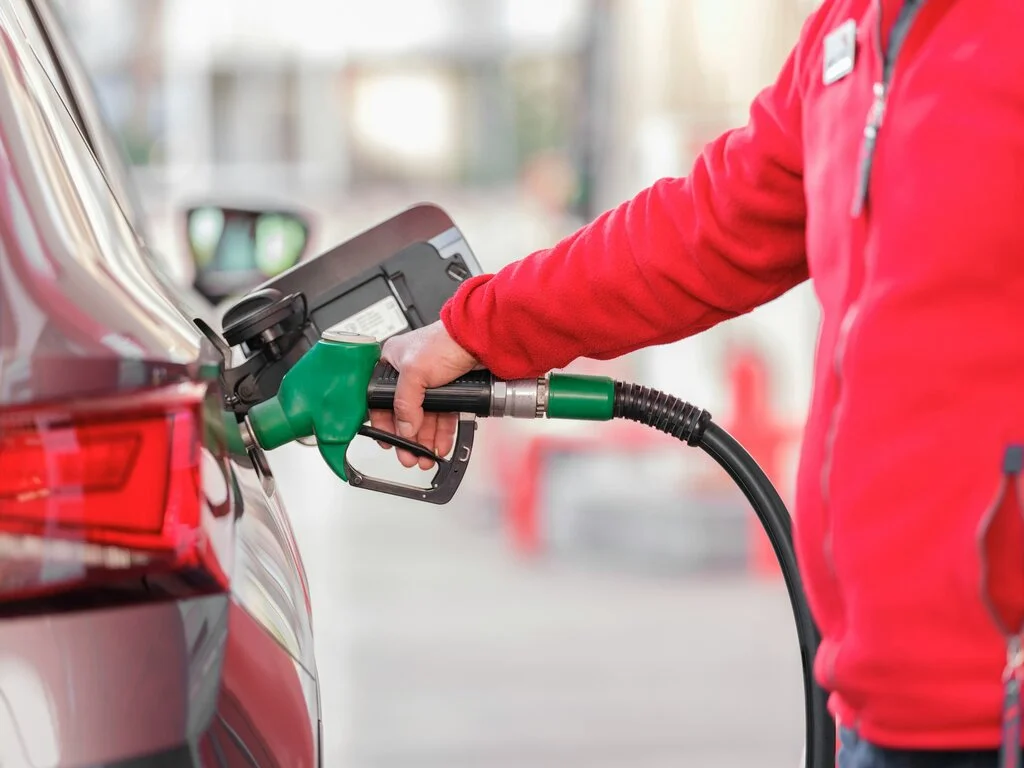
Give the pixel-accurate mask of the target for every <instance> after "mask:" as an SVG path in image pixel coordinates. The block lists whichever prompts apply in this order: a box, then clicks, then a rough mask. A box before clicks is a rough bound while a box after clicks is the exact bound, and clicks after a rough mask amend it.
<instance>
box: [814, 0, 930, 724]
mask: <svg viewBox="0 0 1024 768" xmlns="http://www.w3.org/2000/svg"><path fill="white" fill-rule="evenodd" d="M922 2H923V0H922ZM875 6H876V11H877V16H878V21H877V24H876V25H875V34H874V43H875V53H876V55H877V57H878V58H877V61H879V62H881V72H880V73H879V77H878V79H877V80H876V82H875V84H874V86H873V94H874V98H873V100H872V102H871V106H870V108H869V109H868V114H867V117H866V119H865V123H864V138H863V142H862V144H861V154H860V158H859V167H858V174H857V184H856V187H855V189H854V197H853V204H852V206H851V211H850V213H851V216H852V217H853V218H859V217H860V216H861V215H862V214H863V212H864V208H865V205H866V204H867V198H868V190H869V188H870V182H871V170H872V166H873V164H874V157H875V150H876V148H877V144H878V134H879V132H880V131H881V128H882V122H883V120H884V119H885V109H886V105H887V100H888V98H889V92H890V89H891V84H892V80H893V74H894V72H895V69H896V60H897V59H898V58H899V57H898V55H897V56H896V57H894V58H893V60H892V61H889V62H887V61H886V58H887V56H886V52H885V50H884V49H883V47H882V23H883V20H884V19H883V13H882V11H883V9H882V0H876V3H875ZM911 23H913V22H911ZM861 281H862V282H863V277H862V278H861ZM860 290H861V286H858V287H857V293H858V298H855V299H854V300H853V301H851V302H850V305H849V306H848V307H847V308H846V311H845V312H844V313H843V317H842V319H841V320H840V323H839V333H838V336H837V338H836V344H835V350H834V352H833V358H832V367H833V371H834V375H835V377H836V386H837V388H838V390H839V391H838V392H837V394H836V401H835V404H834V405H833V407H832V413H831V415H830V419H829V428H828V431H827V433H826V437H825V457H824V460H823V462H822V477H821V486H822V502H823V504H824V506H825V508H826V509H827V508H828V507H829V506H830V505H831V498H830V497H831V490H830V484H831V483H830V480H831V474H832V458H833V450H834V447H835V440H836V434H837V430H838V426H839V421H840V414H841V411H842V387H843V356H844V353H845V351H846V347H847V344H848V342H849V338H850V333H851V330H852V328H853V326H854V324H855V322H856V320H857V314H858V311H859V308H860V305H859V293H860ZM823 556H824V560H825V565H826V567H827V568H828V571H829V574H830V576H831V577H832V579H833V581H836V580H838V574H837V571H836V566H835V558H834V547H833V530H832V516H831V514H829V518H828V521H827V524H826V528H825V533H824V542H823ZM838 655H839V653H838V650H837V651H834V652H833V653H831V654H829V657H828V659H827V663H826V671H825V673H826V678H827V682H828V686H829V687H830V688H832V687H834V684H835V670H836V663H837V661H838ZM851 725H854V724H851Z"/></svg>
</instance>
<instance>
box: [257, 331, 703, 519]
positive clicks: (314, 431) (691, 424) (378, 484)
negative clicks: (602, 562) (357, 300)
mask: <svg viewBox="0 0 1024 768" xmlns="http://www.w3.org/2000/svg"><path fill="white" fill-rule="evenodd" d="M380 353H381V347H380V344H379V343H378V342H377V341H376V340H375V339H373V338H370V337H366V336H359V335H352V334H346V333H339V332H334V331H327V332H325V333H324V334H323V336H322V338H321V339H320V341H319V342H317V344H315V345H314V347H313V348H312V349H311V350H310V351H309V352H307V353H306V354H305V355H303V357H302V358H301V359H300V360H299V361H298V362H297V363H296V364H295V365H294V366H293V367H292V368H291V370H289V371H288V373H287V374H286V375H285V376H284V379H283V380H282V382H281V386H280V389H279V391H278V394H277V395H276V396H275V397H273V398H271V399H269V400H266V401H265V402H262V403H260V404H258V405H255V406H253V407H252V408H251V409H250V410H249V413H248V415H247V417H246V419H247V423H248V431H249V433H250V434H251V436H252V438H253V440H254V441H255V442H256V443H258V444H259V445H260V446H261V447H263V448H265V449H267V450H270V449H273V448H276V447H278V446H281V445H284V444H285V443H290V442H292V441H294V440H301V439H303V438H307V437H316V444H317V447H318V449H319V451H320V454H321V456H322V457H323V459H324V461H325V462H326V463H327V465H328V466H329V467H330V468H331V470H332V471H333V472H334V473H335V474H336V475H338V477H340V478H341V479H342V480H345V481H346V482H348V483H350V484H351V485H354V486H357V487H362V488H368V489H371V490H377V491H381V492H384V493H392V494H396V495H401V496H407V497H409V498H415V499H418V500H421V501H432V502H435V503H439V504H443V503H446V502H447V501H448V500H450V499H451V497H452V496H453V495H454V493H455V490H456V489H457V488H458V485H459V483H460V482H461V480H462V477H463V475H464V471H465V468H466V465H467V464H468V462H469V459H470V456H471V453H472V445H473V435H474V432H475V429H476V418H477V417H511V418H520V419H536V418H545V417H546V418H551V419H572V420H576V421H608V420H610V419H613V418H626V419H632V420H634V421H639V422H641V423H645V424H648V425H649V426H653V427H655V428H657V429H660V430H662V431H664V432H668V433H669V434H672V435H673V436H675V437H677V438H679V439H682V440H685V441H687V442H690V443H691V444H696V443H695V442H694V441H695V440H697V439H699V435H700V434H701V433H702V432H703V425H704V424H706V423H707V421H708V420H710V416H708V415H707V414H706V413H705V412H704V411H703V410H701V409H699V408H695V407H694V406H691V405H689V404H687V403H685V402H683V401H681V400H678V399H677V398H674V397H671V396H669V395H665V394H662V393H660V392H657V391H655V390H651V389H648V388H646V387H639V386H637V385H635V384H623V383H621V382H616V381H613V380H612V379H610V378H608V377H605V376H581V375H577V374H565V373H552V374H550V375H548V376H543V377H537V378H530V379H514V380H507V381H506V380H502V379H499V378H497V377H495V376H494V374H492V373H491V372H490V371H485V370H478V371H472V372H470V373H468V374H466V375H465V376H461V377H459V378H458V379H456V380H455V381H453V382H451V383H450V384H446V385H444V386H441V387H433V388H431V389H428V390H427V391H426V393H425V396H424V399H423V408H424V410H426V411H431V412H434V413H458V414H460V417H459V426H458V431H457V433H456V438H455V449H454V452H453V454H452V455H451V457H443V456H437V455H435V454H434V453H433V452H432V451H431V450H430V449H428V448H427V447H425V446H423V445H419V444H418V443H415V442H412V441H410V440H406V439H404V438H401V437H399V436H397V435H393V434H390V433H388V432H383V431H381V430H378V429H375V428H373V427H371V426H369V425H368V424H367V423H366V422H367V420H368V417H369V411H371V410H394V404H395V392H396V390H397V388H398V371H396V370H395V369H394V368H393V367H392V366H390V365H389V364H387V363H386V362H384V361H382V360H381V359H380ZM358 435H363V436H365V437H369V438H372V439H374V440H377V441H380V442H384V443H389V444H391V445H393V446H395V447H397V448H402V449H404V450H406V451H409V452H411V453H412V454H414V455H416V456H419V457H425V458H428V459H430V460H431V461H433V462H434V463H435V464H436V465H437V467H438V473H437V475H436V476H435V478H434V480H433V481H432V485H431V488H429V489H426V490H424V489H421V488H416V487H410V486H405V485H402V484H399V483H390V482H387V481H383V480H378V479H376V478H372V477H368V476H365V475H363V474H362V473H360V472H359V471H358V470H356V469H355V468H354V467H353V466H352V465H351V464H350V463H349V461H348V458H347V453H348V447H349V445H350V443H351V442H352V440H354V439H355V438H356V436H358Z"/></svg>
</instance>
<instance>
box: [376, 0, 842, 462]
mask: <svg viewBox="0 0 1024 768" xmlns="http://www.w3.org/2000/svg"><path fill="white" fill-rule="evenodd" d="M832 5H834V3H833V2H831V0H825V2H824V3H822V5H821V6H820V7H819V8H818V11H817V12H816V13H814V14H813V15H812V17H811V18H810V19H809V20H808V22H807V23H806V24H805V25H804V30H803V34H802V37H801V41H800V43H798V44H797V46H796V48H795V49H794V51H793V52H792V53H791V54H790V55H789V57H788V58H787V60H786V63H785V65H784V66H783V68H782V71H781V72H780V74H779V77H778V79H777V80H776V82H775V83H774V84H773V85H771V86H770V87H768V88H766V89H764V90H763V91H762V92H761V93H760V94H759V95H758V97H757V98H756V99H755V101H754V103H753V105H752V106H751V110H750V119H749V121H748V123H747V125H746V126H744V127H742V128H738V129H735V130H732V131H729V132H727V133H726V134H724V135H722V136H721V137H719V138H718V139H716V140H715V141H713V142H711V143H710V144H708V146H707V147H705V149H704V151H703V152H702V153H701V155H700V157H698V158H697V160H696V161H695V163H694V165H693V169H692V171H691V172H690V174H689V175H688V176H687V177H685V178H681V179H663V180H661V181H659V182H657V183H655V184H653V185H652V186H651V187H649V188H648V189H645V190H644V191H643V192H641V193H640V194H638V195H637V196H636V197H634V198H633V199H632V200H630V201H628V202H626V203H624V204H622V205H620V206H619V207H618V208H616V209H614V210H612V211H609V212H607V213H605V214H604V215H602V216H601V217H599V218H598V219H596V220H595V221H594V222H593V223H591V224H589V225H588V226H586V227H584V228H582V229H581V230H579V231H578V232H576V233H575V234H573V235H571V236H569V237H568V238H566V239H565V240H563V241H562V242H560V243H559V244H558V245H556V246H555V247H554V248H551V249H549V250H545V251H539V252H537V253H534V254H532V255H530V256H527V257H526V258H525V259H523V260H521V261H519V262H516V263H514V264H511V265H509V266H508V267H506V268H505V269H503V270H501V271H500V272H498V273H497V274H494V275H481V276H478V277H474V278H471V279H470V280H467V281H466V282H465V283H464V284H463V285H462V286H461V287H460V288H459V290H458V292H457V293H456V295H455V296H454V297H453V298H452V299H451V300H450V301H449V302H448V303H447V304H446V305H445V306H444V308H443V309H442V311H441V321H440V322H438V323H434V324H432V325H429V326H427V327H425V328H421V329H419V330H416V331H412V332H410V333H406V334H402V335H400V336H395V337H392V338H391V339H389V340H388V342H387V343H386V344H385V345H384V351H383V354H384V357H385V358H386V359H387V360H388V361H389V362H390V363H391V364H392V365H394V366H395V367H396V368H397V369H398V370H399V372H400V376H399V380H398V387H397V390H396V392H395V411H394V413H393V414H392V413H390V412H389V413H384V412H375V413H373V414H371V420H372V422H373V424H374V426H376V427H378V428H380V429H385V430H388V431H391V432H394V431H396V430H397V432H398V433H399V434H401V435H402V436H404V437H407V438H410V439H414V440H416V441H417V442H419V443H421V444H423V445H426V446H427V447H429V448H432V449H433V450H434V451H435V453H438V454H440V455H446V454H447V453H448V451H450V450H451V447H452V442H453V438H454V433H455V419H454V417H450V416H445V415H440V416H439V415H437V414H426V415H424V413H423V410H422V405H423V393H424V391H425V390H426V389H427V388H428V387H433V386H439V385H442V384H446V383H448V382H449V381H452V380H453V379H455V378H457V377H458V376H460V375H462V374H463V373H466V372H467V371H469V370H470V369H472V368H473V367H474V366H475V365H477V364H478V363H479V364H482V365H483V366H485V367H487V368H490V369H491V370H492V371H494V373H496V374H497V375H498V376H501V377H503V378H521V377H531V376H535V375H540V374H542V373H545V372H547V371H549V370H551V369H553V368H561V367H564V366H565V365H567V364H568V363H570V362H571V361H572V360H574V359H576V358H578V357H593V358H599V359H608V358H612V357H617V356H619V355H623V354H625V353H627V352H631V351H633V350H635V349H639V348H641V347H645V346H651V345H655V344H666V343H668V342H671V341H676V340H678V339H681V338H684V337H686V336H691V335H693V334H695V333H698V332H700V331H702V330H705V329H707V328H710V327H711V326H713V325H715V324H716V323H719V322H721V321H722V320H726V319H728V318H730V317H735V316H737V315H741V314H743V313H745V312H749V311H750V310H752V309H753V308H755V307H757V306H758V305H759V304H763V303H765V302H767V301H770V300H771V299H773V298H775V297H777V296H779V295H781V294H782V293H785V292H786V291H787V290H789V289H790V288H792V287H793V286H795V285H797V284H798V283H800V282H802V281H804V280H806V279H807V275H808V272H807V260H806V255H805V249H804V226H805V218H806V208H805V205H804V187H803V149H802V146H801V131H802V114H801V113H802V105H801V86H800V83H801V81H802V76H801V69H802V53H801V52H802V49H803V48H805V47H806V46H807V45H808V44H813V41H814V38H815V37H816V36H817V28H818V27H820V26H821V24H822V23H823V22H824V21H825V19H826V17H827V16H828V14H829V11H830V8H831V6H832ZM398 455H399V459H400V461H401V462H402V463H403V464H404V465H405V466H409V467H411V466H413V465H415V464H416V463H417V459H416V458H415V457H414V456H412V455H411V454H409V453H407V452H403V451H399V452H398ZM419 464H420V466H421V467H423V468H424V469H427V468H429V467H430V465H431V463H430V462H429V461H427V460H425V459H421V460H419Z"/></svg>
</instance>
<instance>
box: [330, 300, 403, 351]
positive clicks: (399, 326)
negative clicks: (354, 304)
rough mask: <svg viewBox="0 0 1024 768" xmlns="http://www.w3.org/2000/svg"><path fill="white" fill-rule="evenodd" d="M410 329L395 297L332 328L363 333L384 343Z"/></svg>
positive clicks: (376, 303)
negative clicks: (387, 339)
mask: <svg viewBox="0 0 1024 768" xmlns="http://www.w3.org/2000/svg"><path fill="white" fill-rule="evenodd" d="M408 327H409V322H408V321H407V320H406V319H405V314H404V313H403V312H402V308H401V307H400V306H399V305H398V301H397V300H396V299H395V297H394V296H388V297H387V298H384V299H381V300H380V301H378V302H374V303H373V304H371V305H370V306H368V307H367V308H366V309H364V310H361V311H359V312H356V313H355V314H354V315H352V317H349V318H347V319H345V320H342V321H341V322H340V323H338V324H337V325H333V326H331V330H332V331H344V332H345V333H361V334H362V335H364V336H372V337H373V338H375V339H376V340H377V341H384V339H386V338H388V337H389V336H394V335H395V334H396V333H399V332H400V331H404V330H405V329H406V328H408Z"/></svg>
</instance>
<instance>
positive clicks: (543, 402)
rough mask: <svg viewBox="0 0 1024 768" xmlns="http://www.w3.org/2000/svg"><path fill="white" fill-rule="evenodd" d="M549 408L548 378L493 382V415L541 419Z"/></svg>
mask: <svg viewBox="0 0 1024 768" xmlns="http://www.w3.org/2000/svg"><path fill="white" fill-rule="evenodd" d="M547 409H548V380H547V378H546V377H545V378H538V379H513V380H511V381H500V380H495V381H494V382H493V383H492V384H491V413H490V415H491V416H496V417H502V416H507V417H509V418H513V419H539V418H542V417H543V416H544V414H546V413H547Z"/></svg>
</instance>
